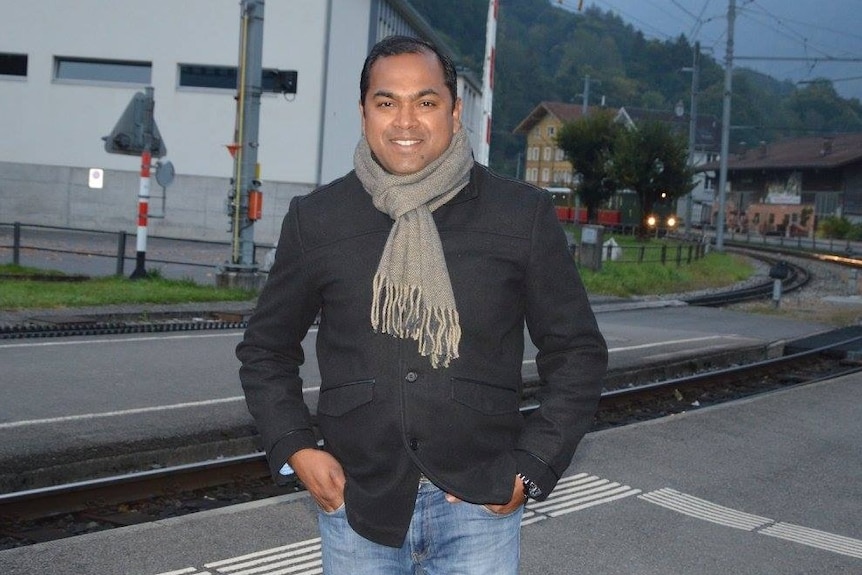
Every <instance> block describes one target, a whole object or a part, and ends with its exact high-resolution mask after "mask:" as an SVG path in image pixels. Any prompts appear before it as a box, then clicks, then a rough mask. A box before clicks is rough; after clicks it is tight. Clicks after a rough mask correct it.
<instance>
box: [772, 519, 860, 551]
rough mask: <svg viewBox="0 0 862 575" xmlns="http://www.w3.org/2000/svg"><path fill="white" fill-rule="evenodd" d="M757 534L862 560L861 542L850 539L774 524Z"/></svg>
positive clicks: (791, 525)
mask: <svg viewBox="0 0 862 575" xmlns="http://www.w3.org/2000/svg"><path fill="white" fill-rule="evenodd" d="M758 533H761V534H763V535H769V536H770V537H778V538H779V539H785V540H787V541H793V542H795V543H801V544H803V545H808V546H810V547H817V548H818V549H823V550H825V551H832V552H833V553H840V554H841V555H849V556H850V557H856V558H857V559H862V541H860V540H859V539H853V538H852V537H844V536H843V535H835V534H834V533H828V532H826V531H819V530H817V529H811V528H809V527H802V526H800V525H793V524H791V523H776V524H775V525H770V526H769V527H766V528H765V529H761V530H760V531H758Z"/></svg>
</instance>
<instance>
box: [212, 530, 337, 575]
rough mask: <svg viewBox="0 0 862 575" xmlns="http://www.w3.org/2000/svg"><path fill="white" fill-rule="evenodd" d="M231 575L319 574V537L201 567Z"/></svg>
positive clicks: (320, 561)
mask: <svg viewBox="0 0 862 575" xmlns="http://www.w3.org/2000/svg"><path fill="white" fill-rule="evenodd" d="M204 567H206V568H207V569H215V570H216V571H218V572H219V573H232V574H233V575H250V574H252V573H255V574H260V575H264V574H273V575H274V574H276V573H292V574H296V575H299V574H305V575H311V574H313V573H321V572H322V571H323V567H322V559H321V550H320V538H319V537H316V538H314V539H308V540H306V541H299V542H298V543H291V544H290V545H284V546H282V547H275V548H273V549H266V550H264V551H257V552H254V553H249V554H247V555H241V556H239V557H233V558H231V559H225V560H223V561H214V562H212V563H207V564H206V565H204Z"/></svg>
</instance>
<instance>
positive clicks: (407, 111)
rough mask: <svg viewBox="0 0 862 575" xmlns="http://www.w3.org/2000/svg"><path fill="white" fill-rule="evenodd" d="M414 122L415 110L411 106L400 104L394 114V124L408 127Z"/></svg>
mask: <svg viewBox="0 0 862 575" xmlns="http://www.w3.org/2000/svg"><path fill="white" fill-rule="evenodd" d="M415 124H416V111H415V110H414V109H413V107H412V106H401V107H400V108H398V114H397V115H396V116H395V125H396V126H397V127H399V128H410V127H413V126H414V125H415Z"/></svg>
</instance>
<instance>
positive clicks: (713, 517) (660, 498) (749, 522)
mask: <svg viewBox="0 0 862 575" xmlns="http://www.w3.org/2000/svg"><path fill="white" fill-rule="evenodd" d="M639 499H644V500H646V501H649V502H650V503H655V504H656V505H661V506H662V507H666V508H668V509H671V510H673V511H676V512H678V513H682V514H684V515H688V516H689V517H695V518H697V519H703V520H704V521H711V522H712V523H718V524H719V525H724V526H726V527H733V528H736V529H744V530H746V531H754V530H755V529H757V528H758V527H763V526H765V525H769V524H772V523H775V522H774V521H773V520H772V519H767V518H766V517H759V516H757V515H751V514H749V513H743V512H742V511H736V510H735V509H731V508H729V507H722V506H721V505H716V504H715V503H710V502H709V501H706V500H705V499H699V498H697V497H692V496H691V495H686V494H685V493H680V492H679V491H676V490H674V489H669V488H664V489H659V490H657V491H652V492H650V493H645V494H643V495H640V496H639Z"/></svg>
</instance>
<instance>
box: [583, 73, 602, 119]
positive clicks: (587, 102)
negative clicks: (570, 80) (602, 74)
mask: <svg viewBox="0 0 862 575" xmlns="http://www.w3.org/2000/svg"><path fill="white" fill-rule="evenodd" d="M596 82H598V80H596ZM582 95H583V103H582V104H581V115H582V116H586V115H587V114H589V111H590V75H589V74H587V75H586V76H584V93H583V94H582Z"/></svg>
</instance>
